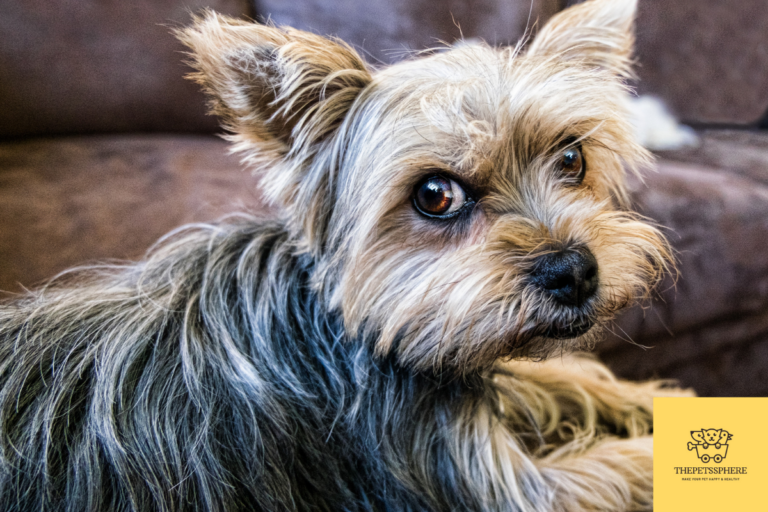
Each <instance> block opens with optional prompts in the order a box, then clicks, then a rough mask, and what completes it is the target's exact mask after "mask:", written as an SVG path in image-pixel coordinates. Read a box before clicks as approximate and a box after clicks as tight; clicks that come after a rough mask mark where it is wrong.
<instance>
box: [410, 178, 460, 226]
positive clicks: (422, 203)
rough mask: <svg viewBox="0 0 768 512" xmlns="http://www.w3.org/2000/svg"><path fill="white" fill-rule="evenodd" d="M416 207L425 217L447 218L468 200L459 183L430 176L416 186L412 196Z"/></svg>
mask: <svg viewBox="0 0 768 512" xmlns="http://www.w3.org/2000/svg"><path fill="white" fill-rule="evenodd" d="M413 202H414V204H415V206H416V209H417V210H419V211H420V212H421V213H423V214H424V215H426V216H427V217H440V218H448V217H452V216H453V215H454V214H456V213H458V212H459V210H461V209H462V207H463V206H465V205H466V204H467V202H468V198H467V194H466V192H464V189H463V188H461V185H459V184H458V183H456V182H455V181H454V180H452V179H449V178H444V177H442V176H432V177H431V178H427V179H426V180H424V181H422V182H421V183H420V184H419V185H418V186H417V187H416V193H415V195H414V198H413Z"/></svg>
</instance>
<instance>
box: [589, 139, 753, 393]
mask: <svg viewBox="0 0 768 512" xmlns="http://www.w3.org/2000/svg"><path fill="white" fill-rule="evenodd" d="M707 138H711V136H709V137H706V136H705V141H706V140H707ZM705 147H706V144H705ZM753 149H755V148H754V147H753ZM701 151H703V152H706V151H708V150H707V149H703V148H702V149H701ZM713 151H714V150H713ZM634 198H635V200H636V202H637V205H638V207H639V209H640V210H641V211H642V212H644V213H645V214H647V215H649V216H651V217H652V218H653V219H655V220H656V221H657V222H659V223H660V224H661V225H663V226H666V227H667V232H668V236H669V239H670V241H671V242H672V244H673V246H674V248H675V250H676V252H677V258H678V268H679V275H678V279H677V281H676V283H675V282H673V281H672V280H671V279H669V280H667V282H666V283H665V284H664V285H663V286H662V287H661V288H660V289H661V294H660V298H659V299H657V300H655V301H653V303H652V304H650V307H647V308H646V309H643V308H635V309H633V310H630V311H629V312H627V313H626V314H625V315H624V316H623V317H622V318H620V319H619V321H618V323H617V327H616V329H615V333H616V336H613V337H612V339H609V340H607V341H606V342H605V343H603V344H601V345H599V347H598V350H599V351H600V352H601V354H602V357H603V359H604V360H605V361H606V362H607V363H608V364H609V365H610V366H612V367H613V368H614V370H616V371H617V372H618V373H619V374H621V375H623V376H625V377H629V378H634V379H643V378H650V377H653V376H662V377H668V378H677V379H679V380H680V381H681V382H682V383H683V384H684V385H686V386H693V387H694V388H695V389H696V390H697V391H698V392H699V393H700V394H703V395H710V396H720V395H738V396H748V395H756V396H759V395H764V394H768V358H766V357H764V355H768V257H767V255H768V184H766V183H765V182H764V181H763V182H760V181H757V180H755V179H752V178H751V177H749V176H747V175H740V174H738V173H736V172H732V171H728V170H727V169H723V168H713V167H705V166H703V165H700V164H698V165H694V164H690V163H680V162H673V161H670V160H665V161H662V162H660V164H659V172H658V173H654V174H650V175H649V176H648V177H647V187H644V186H639V185H636V187H635V191H634ZM628 338H629V339H632V340H633V341H635V342H637V343H639V344H641V345H646V346H649V347H651V348H650V349H648V350H645V349H642V348H640V347H638V346H635V345H631V344H630V343H627V341H626V339H628ZM761 354H762V355H761ZM739 366H741V368H739ZM758 377H759V378H758Z"/></svg>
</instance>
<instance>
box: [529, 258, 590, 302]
mask: <svg viewBox="0 0 768 512" xmlns="http://www.w3.org/2000/svg"><path fill="white" fill-rule="evenodd" d="M531 282H532V283H533V284H534V285H535V286H538V287H539V288H541V289H542V290H544V291H545V292H546V293H548V294H549V295H550V296H551V297H552V298H553V299H555V300H556V301H557V302H559V303H560V304H562V305H564V306H576V307H578V306H581V305H582V304H584V303H585V302H586V301H587V300H588V299H589V298H590V297H592V296H593V295H594V294H595V291H596V290H597V260H596V259H595V257H594V256H593V255H592V253H591V252H590V251H589V249H587V248H581V249H578V250H571V251H561V252H556V253H551V254H545V255H543V256H539V257H538V258H537V259H536V261H535V263H534V268H533V271H532V272H531Z"/></svg>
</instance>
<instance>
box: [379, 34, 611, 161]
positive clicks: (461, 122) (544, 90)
mask: <svg viewBox="0 0 768 512" xmlns="http://www.w3.org/2000/svg"><path fill="white" fill-rule="evenodd" d="M374 87H380V88H382V89H383V90H385V91H388V92H389V96H390V97H391V98H396V106H397V108H395V109H394V110H393V112H396V114H395V115H397V116H400V117H399V120H400V121H405V120H406V117H408V118H409V119H407V121H409V122H411V123H412V124H414V125H417V127H418V130H419V134H420V136H424V137H428V138H429V140H430V141H433V142H435V143H436V150H438V151H439V149H440V147H441V146H442V147H443V148H444V149H445V151H447V152H449V153H451V154H452V155H455V154H457V153H461V155H462V158H468V159H469V160H471V161H473V162H477V161H481V160H484V159H488V158H494V156H493V155H494V154H497V153H498V152H508V150H509V149H510V145H511V146H512V147H513V149H516V150H518V151H520V150H525V151H528V152H533V153H536V152H543V151H546V150H547V149H548V148H549V147H551V146H553V145H555V144H558V143H559V142H562V140H563V139H564V138H567V137H582V136H584V135H586V134H588V133H590V132H592V131H594V130H595V129H596V128H597V127H599V125H600V124H602V123H604V122H606V121H610V120H611V119H614V118H617V117H619V116H620V113H621V111H622V106H621V98H622V97H623V93H624V88H623V85H622V83H621V82H620V81H619V80H616V79H615V78H614V77H613V76H611V75H610V74H608V73H606V72H605V71H604V70H599V69H594V68H589V67H585V66H583V65H580V63H579V62H575V63H574V62H568V61H565V60H563V59H559V58H557V57H550V58H540V57H535V56H534V57H531V56H528V55H526V54H525V53H521V52H520V51H518V49H515V48H506V49H495V48H491V47H488V46H486V45H483V44H472V45H469V44H467V45H463V46H460V47H457V48H453V49H450V50H447V51H445V52H442V53H439V54H436V55H432V56H429V57H426V58H421V59H414V60H412V61H407V62H403V63H400V64H396V65H394V66H391V67H389V68H386V69H384V70H382V71H380V72H379V73H377V75H376V78H375V80H374ZM406 111H407V112H408V115H407V116H405V115H404V114H403V112H406ZM415 118H419V119H415ZM469 153H471V154H472V155H474V157H473V156H472V155H470V154H469ZM523 156H525V155H523Z"/></svg>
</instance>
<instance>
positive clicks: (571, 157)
mask: <svg viewBox="0 0 768 512" xmlns="http://www.w3.org/2000/svg"><path fill="white" fill-rule="evenodd" d="M559 165H560V174H561V176H563V177H564V178H565V179H566V180H568V182H569V183H573V184H576V185H578V184H580V183H581V182H582V181H583V180H584V174H585V173H586V170H587V163H586V162H585V161H584V155H583V154H582V152H581V144H575V145H572V146H569V147H567V148H566V149H565V150H564V151H563V153H562V156H561V157H560V163H559Z"/></svg>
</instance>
